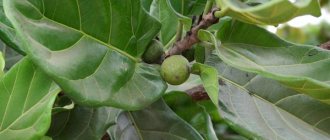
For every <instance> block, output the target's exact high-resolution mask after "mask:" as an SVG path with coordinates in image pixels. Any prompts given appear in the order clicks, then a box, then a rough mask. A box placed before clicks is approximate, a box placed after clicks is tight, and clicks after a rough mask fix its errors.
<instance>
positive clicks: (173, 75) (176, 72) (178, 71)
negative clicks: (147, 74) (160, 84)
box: [161, 55, 190, 85]
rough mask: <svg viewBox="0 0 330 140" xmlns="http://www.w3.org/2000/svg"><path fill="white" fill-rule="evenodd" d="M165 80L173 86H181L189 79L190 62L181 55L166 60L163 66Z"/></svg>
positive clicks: (162, 71)
mask: <svg viewBox="0 0 330 140" xmlns="http://www.w3.org/2000/svg"><path fill="white" fill-rule="evenodd" d="M161 75H162V77H163V79H164V80H165V81H166V82H167V83H169V84H171V85H180V84H182V83H184V82H185V81H186V80H187V79H188V78H189V75H190V73H189V62H188V60H187V59H186V58H185V57H183V56H181V55H173V56H170V57H168V58H166V59H165V60H164V62H163V64H162V65H161Z"/></svg>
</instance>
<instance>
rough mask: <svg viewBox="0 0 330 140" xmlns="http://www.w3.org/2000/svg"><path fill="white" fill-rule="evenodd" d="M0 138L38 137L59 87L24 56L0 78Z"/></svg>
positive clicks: (48, 119) (27, 139)
mask: <svg viewBox="0 0 330 140" xmlns="http://www.w3.org/2000/svg"><path fill="white" fill-rule="evenodd" d="M0 83H1V84H0V99H1V102H0V139H1V140H2V139H3V140H19V139H25V140H30V139H40V138H41V137H43V135H44V134H45V133H46V132H47V130H48V128H49V125H50V120H51V118H50V117H51V109H52V106H53V103H54V100H55V98H56V95H57V93H58V92H59V91H60V88H59V87H58V86H57V85H56V84H55V83H54V82H53V81H52V80H50V78H49V77H48V76H46V75H45V74H44V73H43V72H42V71H41V69H39V68H38V67H36V66H34V65H33V64H32V62H31V61H30V60H29V59H28V58H24V59H23V60H22V61H20V62H19V63H18V64H16V65H15V66H14V67H13V68H12V69H11V70H10V71H8V72H7V73H6V74H5V75H4V76H3V77H2V78H1V79H0Z"/></svg>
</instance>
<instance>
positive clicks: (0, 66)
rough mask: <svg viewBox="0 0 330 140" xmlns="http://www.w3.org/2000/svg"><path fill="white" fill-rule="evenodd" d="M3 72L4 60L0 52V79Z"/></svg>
mask: <svg viewBox="0 0 330 140" xmlns="http://www.w3.org/2000/svg"><path fill="white" fill-rule="evenodd" d="M4 70H5V58H4V57H3V55H2V52H1V51H0V77H1V76H2V75H3V74H4Z"/></svg>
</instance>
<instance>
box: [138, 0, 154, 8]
mask: <svg viewBox="0 0 330 140" xmlns="http://www.w3.org/2000/svg"><path fill="white" fill-rule="evenodd" d="M153 1H154V0H141V4H142V6H143V8H144V9H145V10H146V11H149V10H150V6H151V4H152V2H153Z"/></svg>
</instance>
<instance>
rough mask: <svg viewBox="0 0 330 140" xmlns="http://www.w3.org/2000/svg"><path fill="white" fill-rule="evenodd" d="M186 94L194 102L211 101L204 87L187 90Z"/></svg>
mask: <svg viewBox="0 0 330 140" xmlns="http://www.w3.org/2000/svg"><path fill="white" fill-rule="evenodd" d="M186 93H187V94H188V95H189V96H190V97H191V98H192V99H193V100H194V101H202V100H209V99H210V97H209V96H208V95H207V92H206V91H205V89H204V87H203V85H199V86H196V87H193V88H191V89H189V90H186Z"/></svg>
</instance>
